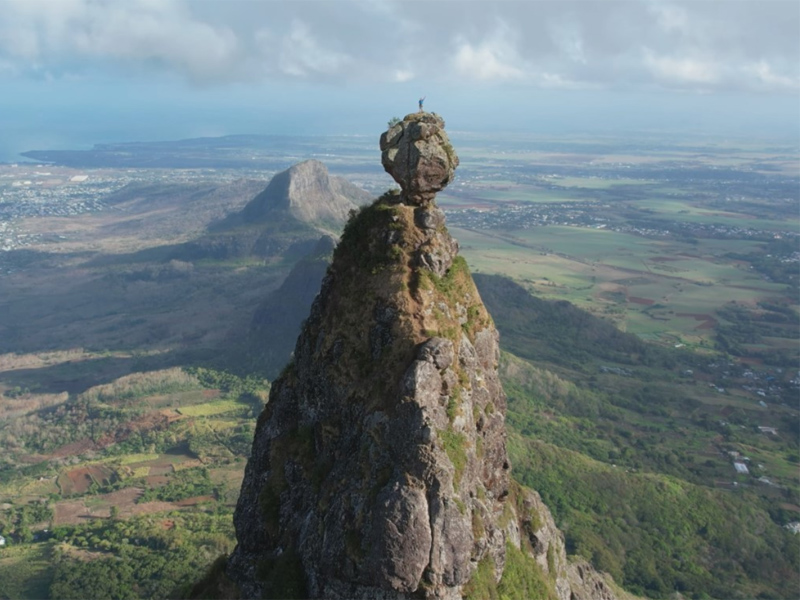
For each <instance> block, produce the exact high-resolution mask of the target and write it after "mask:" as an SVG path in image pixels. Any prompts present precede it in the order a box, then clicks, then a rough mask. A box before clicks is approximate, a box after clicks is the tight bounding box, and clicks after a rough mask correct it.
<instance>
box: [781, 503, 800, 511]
mask: <svg viewBox="0 0 800 600" xmlns="http://www.w3.org/2000/svg"><path fill="white" fill-rule="evenodd" d="M781 508H783V509H785V510H791V511H794V512H798V513H800V506H797V505H796V504H788V503H785V504H781Z"/></svg>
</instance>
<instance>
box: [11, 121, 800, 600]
mask: <svg viewBox="0 0 800 600" xmlns="http://www.w3.org/2000/svg"><path fill="white" fill-rule="evenodd" d="M254 138H255V136H241V138H239V137H238V136H234V137H233V138H219V139H209V140H206V141H205V142H204V141H202V140H199V141H197V140H196V141H194V142H193V143H188V141H184V142H175V143H164V144H160V145H159V144H156V145H136V146H135V147H126V148H120V147H113V146H110V147H102V148H98V149H96V150H95V151H93V152H90V153H60V154H59V153H38V154H37V155H35V158H36V159H37V160H46V159H49V160H58V161H60V163H61V164H63V165H68V166H56V165H46V164H43V163H42V164H39V163H37V164H35V165H34V164H18V165H17V166H10V165H5V166H0V194H1V195H0V221H1V222H2V223H0V244H2V246H1V247H0V250H2V251H0V393H1V394H2V396H0V447H3V448H4V450H5V452H4V454H3V457H2V459H0V535H2V536H4V538H5V539H6V540H7V543H6V546H5V547H2V548H0V581H3V582H10V583H4V585H3V587H2V589H1V590H0V598H5V597H7V598H39V597H43V594H50V596H51V597H54V598H55V597H59V598H69V597H80V596H79V594H80V592H81V591H83V592H84V593H85V588H84V586H86V585H88V583H87V582H95V583H93V585H98V586H105V585H108V586H110V587H107V588H102V587H98V588H97V589H96V590H94V591H95V595H97V597H100V596H104V595H109V596H115V595H119V596H120V597H131V598H133V597H171V595H172V594H181V593H185V591H186V586H188V585H189V584H190V583H191V582H193V581H196V580H197V579H198V578H199V577H200V576H201V575H202V573H203V572H204V570H205V568H206V567H207V566H208V564H210V563H211V562H212V561H213V560H214V559H215V558H216V557H217V556H218V555H220V554H223V553H225V554H227V553H229V552H230V551H231V550H232V543H233V528H232V524H231V519H230V517H231V513H232V510H233V506H234V504H235V502H236V498H237V496H238V489H239V485H240V483H241V477H242V471H243V468H244V464H245V461H246V458H247V456H248V455H249V451H250V444H251V441H252V436H253V431H254V428H255V421H256V417H257V415H258V414H259V413H260V412H261V409H262V408H263V406H264V402H265V400H266V392H267V390H268V389H269V381H268V378H267V376H266V375H265V373H263V372H259V371H258V368H257V365H253V364H252V363H247V361H246V360H244V359H243V358H242V356H243V353H244V354H246V353H248V352H250V351H251V346H248V345H246V344H245V342H246V341H247V340H246V338H247V336H248V331H249V330H250V329H251V328H252V327H253V318H254V315H255V314H256V311H257V309H258V308H259V306H261V305H262V303H263V302H264V301H265V299H266V298H268V297H270V295H271V294H274V293H275V292H276V291H277V290H279V288H280V286H281V284H282V283H283V282H284V281H286V279H287V276H289V274H290V273H291V271H292V268H293V267H294V266H295V264H296V263H297V262H298V260H299V259H300V258H301V257H302V253H300V251H299V250H298V251H297V252H295V253H294V254H293V253H292V252H287V251H285V250H281V251H280V252H276V253H275V254H272V255H267V254H262V255H253V254H247V255H234V254H226V255H210V254H208V253H206V254H203V253H202V252H199V251H198V250H197V246H192V245H191V244H192V243H193V242H194V241H195V240H197V239H200V238H201V237H202V236H203V235H206V233H207V232H208V231H209V229H211V230H213V228H214V227H215V226H216V225H218V224H219V223H222V222H224V221H225V219H226V217H228V216H229V215H231V214H233V213H236V212H237V211H240V210H242V209H243V207H245V205H246V204H247V203H248V202H249V201H250V200H251V199H253V198H254V197H255V196H256V195H257V194H259V193H260V192H261V190H263V189H264V188H265V187H266V185H267V183H268V181H269V179H270V178H271V177H272V176H273V175H274V174H275V173H276V172H278V171H281V170H283V169H285V168H288V167H289V166H291V165H292V164H294V163H295V162H297V161H298V160H305V159H308V158H317V159H320V160H323V162H325V163H326V164H327V166H328V168H329V169H330V171H331V173H333V174H336V175H342V176H345V177H347V178H348V179H349V180H350V181H352V182H353V183H356V184H357V185H359V186H361V187H362V188H363V189H366V190H367V191H369V192H370V193H371V194H373V195H375V196H377V195H378V194H379V193H381V192H383V191H384V190H385V189H387V188H389V187H391V186H392V182H391V180H390V179H389V178H388V176H387V175H386V174H385V173H383V171H382V170H379V167H377V168H376V165H377V161H376V159H375V156H376V148H375V146H376V144H375V140H371V139H370V140H367V139H363V138H330V139H324V140H313V139H306V138H302V139H286V138H281V139H269V140H259V139H254ZM452 138H453V141H454V144H455V145H456V146H457V147H458V148H459V155H460V156H461V167H460V168H459V171H458V175H457V177H456V180H455V182H454V183H453V184H452V185H451V186H450V187H449V188H448V190H447V191H446V192H445V193H442V194H441V195H440V196H439V203H440V205H441V207H442V209H443V210H444V211H445V213H446V215H447V224H448V228H449V230H450V231H451V233H452V234H453V235H454V237H455V238H456V239H457V240H458V241H459V242H460V244H461V250H462V253H463V256H464V257H465V258H466V260H467V263H468V264H469V267H470V270H471V271H472V272H473V274H475V275H476V277H475V279H476V283H477V285H478V289H479V291H480V293H481V296H482V298H483V300H484V302H485V303H486V305H487V308H488V309H489V312H490V313H491V314H492V315H493V317H494V320H495V322H496V324H497V327H498V329H499V331H500V333H501V336H502V337H501V348H502V349H503V351H504V354H503V357H502V361H501V376H502V378H503V384H504V388H505V391H506V393H507V394H508V396H509V416H508V424H509V427H510V430H511V432H512V433H511V435H510V445H509V451H510V454H511V458H512V463H513V465H514V474H515V476H516V477H518V478H519V479H520V480H521V481H523V482H524V483H526V484H528V485H531V486H532V487H533V488H535V489H537V490H539V492H540V493H541V494H542V497H543V499H544V500H545V502H547V503H548V505H549V506H550V508H551V510H552V511H553V512H554V516H555V517H556V521H557V523H558V524H559V526H560V527H562V528H563V529H564V531H565V533H566V537H567V548H568V551H569V552H570V553H574V554H578V555H581V556H583V557H585V558H587V559H589V560H591V561H592V562H593V564H595V566H597V567H598V568H600V569H602V570H605V571H608V572H610V573H611V574H612V575H613V576H614V578H615V580H616V581H617V582H618V583H620V584H621V585H623V586H624V587H625V588H626V589H628V590H629V591H631V592H633V593H636V594H640V595H644V596H648V597H658V598H662V597H663V598H666V597H672V596H671V595H672V594H674V593H675V592H676V591H677V592H679V593H680V594H683V597H690V598H704V597H717V598H724V597H757V596H759V595H761V596H760V597H770V598H776V597H789V596H788V595H786V594H789V593H791V590H792V589H795V588H796V586H797V583H798V581H797V574H796V572H793V571H792V565H795V566H796V564H797V560H798V547H799V546H800V544H799V543H798V542H799V541H800V539H799V538H800V536H797V535H793V534H792V533H790V532H789V530H788V529H787V526H788V525H790V524H791V523H794V522H797V521H800V480H798V476H799V475H800V473H799V472H798V469H799V468H800V446H798V439H799V438H800V411H799V410H798V395H800V372H798V367H799V366H800V355H799V350H800V349H799V348H798V339H800V312H798V311H799V307H798V295H797V292H798V284H799V282H800V221H798V219H797V207H798V203H799V202H800V198H798V195H797V194H798V192H797V190H798V182H799V181H800V173H798V149H797V148H796V147H795V146H793V145H791V144H778V143H773V142H766V141H765V142H763V143H758V142H754V141H752V140H740V141H730V140H726V141H722V140H713V139H697V140H690V141H685V140H674V139H669V138H655V137H650V138H646V139H641V140H635V141H633V142H631V141H630V140H625V141H623V140H615V139H610V138H599V139H581V138H548V137H532V138H522V137H519V136H506V137H503V136H500V135H497V136H493V137H487V136H485V135H480V134H467V133H461V134H457V133H456V134H453V135H452ZM120 146H123V145H120ZM223 147H224V148H227V150H225V151H224V153H223V154H220V152H221V150H220V149H221V148H223ZM122 150H125V152H122ZM220 157H221V158H220ZM248 160H249V161H250V162H248ZM148 161H149V166H146V164H147V163H148ZM83 177H86V179H83ZM76 178H77V179H76ZM218 237H219V236H218ZM210 239H212V240H216V239H217V238H210ZM186 244H188V246H187V245H186ZM209 244H210V242H209ZM186 248H190V250H186ZM303 248H306V246H303ZM201 250H203V251H205V250H204V249H203V248H201ZM315 273H316V272H315ZM500 276H502V277H500ZM314 277H319V274H316V275H314ZM506 278H510V280H511V281H509V279H506ZM316 285H318V282H317V283H316ZM564 300H566V301H568V302H569V303H570V304H569V305H566V304H565V303H563V301H564ZM304 302H305V300H304ZM267 306H269V305H267ZM572 306H576V307H579V308H580V309H583V310H584V311H587V312H583V311H578V310H576V309H574V308H572ZM270 310H275V308H274V306H273V307H272V308H271V309H270ZM262 317H264V315H262ZM292 318H294V317H292ZM297 327H299V322H298V323H297ZM281 331H282V332H283V331H284V328H281ZM286 331H291V328H286ZM258 332H259V336H260V337H261V339H260V341H259V343H260V344H262V345H266V346H267V347H268V346H269V344H270V340H269V336H270V331H269V329H267V328H263V327H262V328H261V329H259V330H258ZM624 333H628V334H632V335H624ZM281 335H283V336H287V335H290V334H288V333H282V334H281ZM295 335H296V334H295ZM250 341H252V340H250ZM285 359H286V360H287V361H288V359H289V356H288V354H287V356H286V357H285ZM255 362H256V363H257V361H255ZM243 365H247V366H246V367H245V366H243ZM736 465H743V466H745V467H746V468H745V469H744V470H742V469H741V468H740V467H737V466H736ZM620 498H623V499H624V502H623V501H622V500H620V506H621V507H624V508H625V510H622V509H621V508H620V509H617V508H615V507H614V503H615V502H616V501H617V500H618V499H620ZM676 505H677V506H681V507H685V508H686V510H685V511H677V512H671V511H673V510H674V507H675V506H676ZM655 507H657V509H656V508H655ZM670 507H672V508H670ZM659 511H660V513H659ZM743 532H744V533H743ZM661 538H663V539H668V540H669V543H666V544H665V543H663V542H661V541H659V540H660V539H661ZM187 548H191V550H187ZM112 557H113V558H112ZM114 560H120V561H122V563H123V564H125V565H126V568H125V569H122V570H120V573H118V574H117V575H114V576H113V577H110V576H108V573H109V572H111V571H112V566H113V565H114V564H115V563H114V562H113V561H114ZM142 582H143V583H142ZM179 588H182V589H179ZM123 590H124V591H125V593H126V594H127V595H122V593H121V591H123Z"/></svg>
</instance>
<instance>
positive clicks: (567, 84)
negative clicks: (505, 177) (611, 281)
mask: <svg viewBox="0 0 800 600" xmlns="http://www.w3.org/2000/svg"><path fill="white" fill-rule="evenodd" d="M798 39H800V3H797V2H794V1H791V0H790V1H783V0H740V1H736V0H717V1H688V0H685V1H681V0H620V1H616V0H584V1H570V0H561V1H555V0H554V1H538V2H533V1H498V0H494V1H482V0H472V1H436V0H433V1H424V2H423V1H402V0H307V1H298V0H291V1H281V0H263V1H255V0H253V1H249V2H244V1H231V0H225V1H223V0H205V1H189V0H126V1H124V2H120V1H118V0H0V77H17V78H64V77H76V78H81V77H92V76H95V75H96V74H97V73H108V74H112V75H114V76H130V77H137V76H143V75H144V76H149V75H151V74H153V73H158V74H162V75H163V74H166V75H176V76H179V77H181V78H184V79H187V80H189V81H191V82H194V83H197V84H200V85H205V86H217V85H225V84H229V83H231V82H240V83H247V82H253V83H257V82H264V81H280V80H300V81H307V82H312V83H316V82H325V83H329V84H334V85H348V84H352V83H384V82H385V83H387V84H388V83H393V82H409V81H415V80H416V81H420V82H428V81H435V82H437V83H450V82H452V83H454V84H459V83H475V84H479V85H483V86H491V85H497V84H512V85H517V86H521V85H528V86H532V87H539V88H607V89H642V88H648V89H652V88H664V89H681V90H693V91H701V92H709V91H712V92H713V91H728V90H736V91H754V92H765V93H783V94H785V93H797V91H798V90H800V56H799V53H798Z"/></svg>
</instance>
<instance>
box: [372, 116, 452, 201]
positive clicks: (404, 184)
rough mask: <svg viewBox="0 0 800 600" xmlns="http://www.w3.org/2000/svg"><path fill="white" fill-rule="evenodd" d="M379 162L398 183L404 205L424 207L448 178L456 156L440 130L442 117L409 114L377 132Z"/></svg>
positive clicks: (442, 127)
mask: <svg viewBox="0 0 800 600" xmlns="http://www.w3.org/2000/svg"><path fill="white" fill-rule="evenodd" d="M380 148H381V152H382V154H381V163H382V164H383V168H384V169H386V172H387V173H389V174H390V175H391V176H392V177H393V178H394V180H395V181H396V182H397V183H398V184H400V187H401V188H402V190H403V196H404V199H405V200H406V202H407V203H408V204H415V205H418V206H426V205H428V204H429V203H430V202H432V201H433V198H434V196H435V195H436V192H439V191H441V190H443V189H444V188H445V186H447V184H448V183H450V181H452V179H453V176H454V175H455V169H456V167H458V156H457V155H456V153H455V150H453V146H452V145H451V144H450V140H449V138H448V137H447V134H446V133H445V131H444V120H443V119H442V118H441V117H439V116H437V115H435V114H433V113H426V112H419V113H412V114H410V115H406V117H405V118H404V119H403V120H402V121H400V122H399V123H397V124H396V125H394V126H392V127H390V128H389V130H388V131H386V132H384V133H383V135H381V139H380Z"/></svg>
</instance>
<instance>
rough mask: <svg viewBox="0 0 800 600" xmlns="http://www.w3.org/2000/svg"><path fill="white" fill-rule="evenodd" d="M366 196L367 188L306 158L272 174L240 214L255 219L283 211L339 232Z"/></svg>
mask: <svg viewBox="0 0 800 600" xmlns="http://www.w3.org/2000/svg"><path fill="white" fill-rule="evenodd" d="M369 200H370V197H369V194H368V193H367V192H365V191H364V190H362V189H360V188H359V187H357V186H355V185H353V184H352V183H350V182H349V181H347V180H346V179H343V178H341V177H335V176H332V175H330V174H329V173H328V168H327V167H326V166H325V165H324V164H322V163H321V162H319V161H318V160H307V161H304V162H301V163H298V164H296V165H294V166H293V167H291V168H289V169H287V170H286V171H282V172H280V173H278V174H277V175H275V177H273V178H272V180H271V181H270V183H269V185H268V186H267V188H266V189H265V190H264V191H263V192H262V193H261V194H259V195H258V196H256V197H255V198H254V199H253V200H251V201H250V202H249V203H248V204H247V206H245V207H244V209H242V216H243V217H244V218H245V219H246V220H247V221H251V222H253V221H256V222H257V221H261V220H264V219H267V218H271V217H272V216H274V214H275V213H276V212H284V213H288V214H290V215H291V216H293V217H294V218H295V219H297V220H298V221H301V222H303V223H308V224H311V225H315V226H317V227H320V228H322V229H327V230H330V231H336V232H338V231H339V230H340V228H341V226H342V225H344V223H345V221H347V217H348V215H349V213H350V211H351V210H353V209H355V208H357V206H358V205H360V204H363V203H365V202H367V201H369Z"/></svg>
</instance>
